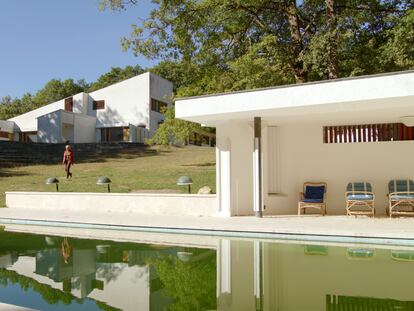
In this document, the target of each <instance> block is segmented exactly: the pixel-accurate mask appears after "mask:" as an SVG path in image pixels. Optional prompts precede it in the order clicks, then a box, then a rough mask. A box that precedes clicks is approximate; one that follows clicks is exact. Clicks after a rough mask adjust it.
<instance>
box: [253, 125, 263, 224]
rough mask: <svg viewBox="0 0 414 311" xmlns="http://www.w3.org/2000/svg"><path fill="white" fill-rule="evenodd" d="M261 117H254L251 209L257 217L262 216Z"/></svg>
mask: <svg viewBox="0 0 414 311" xmlns="http://www.w3.org/2000/svg"><path fill="white" fill-rule="evenodd" d="M261 140H262V119H261V118H260V117H254V151H253V210H254V213H255V215H256V216H257V217H263V185H262V142H261Z"/></svg>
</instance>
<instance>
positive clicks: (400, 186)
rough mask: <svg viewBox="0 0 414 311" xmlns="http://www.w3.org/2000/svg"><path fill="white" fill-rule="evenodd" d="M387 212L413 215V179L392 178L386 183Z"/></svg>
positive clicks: (390, 214)
mask: <svg viewBox="0 0 414 311" xmlns="http://www.w3.org/2000/svg"><path fill="white" fill-rule="evenodd" d="M387 212H388V214H389V216H390V217H392V216H394V215H414V181H412V180H411V179H394V180H391V181H390V182H389V183H388V210H387Z"/></svg>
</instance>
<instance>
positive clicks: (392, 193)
mask: <svg viewBox="0 0 414 311" xmlns="http://www.w3.org/2000/svg"><path fill="white" fill-rule="evenodd" d="M395 194H397V195H398V194H411V195H414V192H413V191H396V192H391V193H388V195H389V196H391V195H395Z"/></svg>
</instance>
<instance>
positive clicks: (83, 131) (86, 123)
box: [73, 114, 96, 143]
mask: <svg viewBox="0 0 414 311" xmlns="http://www.w3.org/2000/svg"><path fill="white" fill-rule="evenodd" d="M73 115H74V142H75V143H93V142H95V141H96V137H95V127H96V118H94V117H90V116H87V115H83V114H73Z"/></svg>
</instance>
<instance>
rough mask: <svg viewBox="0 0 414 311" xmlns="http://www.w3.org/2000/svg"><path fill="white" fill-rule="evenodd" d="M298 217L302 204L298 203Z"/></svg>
mask: <svg viewBox="0 0 414 311" xmlns="http://www.w3.org/2000/svg"><path fill="white" fill-rule="evenodd" d="M298 216H300V203H298Z"/></svg>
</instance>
